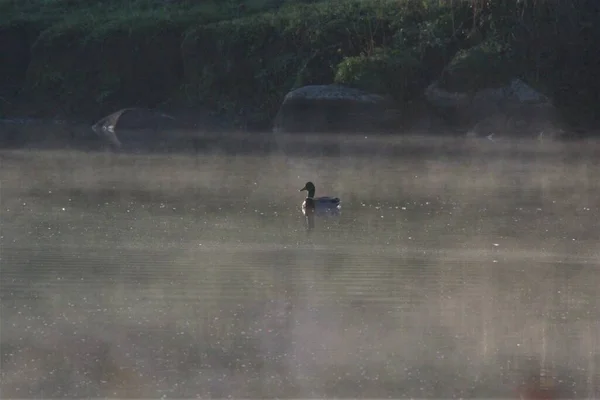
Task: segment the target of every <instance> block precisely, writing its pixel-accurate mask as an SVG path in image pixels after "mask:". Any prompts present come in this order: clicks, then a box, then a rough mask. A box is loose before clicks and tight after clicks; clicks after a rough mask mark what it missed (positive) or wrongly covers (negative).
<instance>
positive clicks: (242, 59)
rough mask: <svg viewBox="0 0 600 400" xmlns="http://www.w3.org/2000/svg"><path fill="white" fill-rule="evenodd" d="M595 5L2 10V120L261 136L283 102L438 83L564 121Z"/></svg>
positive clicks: (58, 0) (592, 67) (72, 5)
mask: <svg viewBox="0 0 600 400" xmlns="http://www.w3.org/2000/svg"><path fill="white" fill-rule="evenodd" d="M597 7H598V6H597V5H596V4H595V2H593V1H592V0H555V1H533V0H524V1H521V2H518V3H515V2H514V1H503V0H500V1H494V2H488V1H483V0H469V1H467V0H465V1H461V0H454V1H433V0H420V1H417V0H340V1H333V0H322V1H314V0H313V1H308V0H307V1H292V0H248V1H246V2H242V1H240V0H229V1H219V0H211V1H209V0H179V1H177V0H170V1H169V0H162V1H161V0H130V1H116V0H106V1H92V0H79V1H75V0H18V1H17V0H0V45H1V46H3V48H4V49H7V50H8V54H11V55H12V56H11V57H8V60H7V62H3V63H0V98H1V99H2V100H3V101H2V102H0V110H4V111H3V112H1V113H2V114H8V113H17V112H20V113H23V112H26V113H28V114H30V115H31V114H38V115H48V114H51V115H55V114H63V115H78V116H85V117H90V118H97V117H99V116H101V115H103V114H106V113H109V112H111V111H114V110H115V109H117V108H120V107H128V106H133V105H136V106H148V107H155V106H162V107H173V108H177V107H183V106H186V107H188V106H208V107H209V108H210V109H212V110H214V111H215V112H218V113H224V114H225V115H228V116H230V117H233V118H235V119H237V120H238V121H239V122H240V123H241V122H244V123H245V124H250V125H253V126H259V127H265V126H267V125H268V124H269V123H270V122H271V120H272V118H273V117H274V115H275V113H276V112H277V108H278V107H279V105H280V103H281V101H282V99H283V97H284V96H285V94H286V93H287V92H288V91H289V90H291V89H293V88H295V87H299V86H302V85H307V84H326V83H332V82H338V83H343V84H347V85H351V86H355V87H359V88H362V89H366V90H369V91H373V92H379V93H383V94H388V95H390V96H392V97H393V98H395V99H397V100H398V101H402V102H410V101H415V100H418V99H419V96H420V93H422V90H423V88H424V87H426V86H427V85H428V84H429V83H431V81H433V80H435V79H438V78H441V79H440V82H441V83H442V85H443V86H445V87H446V88H448V89H452V90H476V89H477V88H479V87H483V86H486V85H496V84H501V83H503V82H505V81H506V79H508V78H511V77H521V78H522V79H524V80H526V81H527V82H528V83H530V84H531V85H532V86H534V87H540V88H543V89H544V90H545V92H546V93H547V94H548V95H550V96H551V97H553V98H555V99H556V101H557V106H559V108H561V109H562V110H564V111H565V112H566V115H567V116H570V117H571V118H573V119H574V118H582V117H589V116H593V114H594V112H593V111H594V109H595V108H596V107H597V105H598V91H599V90H598V89H599V88H600V81H598V80H597V79H595V76H596V70H597V68H596V66H597V65H600V54H599V53H598V52H597V49H596V48H595V46H596V43H597V40H598V39H600V25H599V24H597V23H596V21H595V20H594V18H596V17H595V15H597V13H596V14H594V11H597V10H596V8H597Z"/></svg>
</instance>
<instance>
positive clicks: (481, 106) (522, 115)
mask: <svg viewBox="0 0 600 400" xmlns="http://www.w3.org/2000/svg"><path fill="white" fill-rule="evenodd" d="M425 98H426V100H427V101H428V103H429V104H430V105H431V106H432V107H433V108H434V109H436V110H437V112H438V113H439V114H441V115H444V116H445V117H447V118H449V119H451V120H452V121H453V122H455V123H458V124H459V125H461V126H463V127H465V128H466V129H467V130H468V131H469V132H470V133H472V134H475V135H489V134H492V133H498V134H499V135H521V136H522V135H539V134H540V133H542V132H544V131H549V130H553V129H554V128H555V127H556V126H557V115H558V112H557V110H556V108H555V107H554V105H553V104H552V101H551V100H550V99H549V98H548V97H547V96H545V95H544V94H542V93H540V92H538V91H536V90H535V89H533V88H531V87H530V86H529V85H527V84H526V83H524V82H523V81H521V80H520V79H512V80H510V81H509V82H508V83H507V84H506V85H505V86H501V87H494V88H484V89H481V90H477V91H473V92H450V91H447V90H444V89H443V88H440V87H439V85H438V83H437V82H434V83H432V84H431V85H429V87H427V89H426V90H425Z"/></svg>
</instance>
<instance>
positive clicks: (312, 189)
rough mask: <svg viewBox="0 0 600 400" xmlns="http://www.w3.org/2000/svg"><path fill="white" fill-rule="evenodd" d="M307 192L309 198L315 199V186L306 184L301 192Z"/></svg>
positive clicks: (309, 183)
mask: <svg viewBox="0 0 600 400" xmlns="http://www.w3.org/2000/svg"><path fill="white" fill-rule="evenodd" d="M303 190H306V191H307V192H308V197H315V185H314V184H313V183H312V182H306V185H304V187H303V188H302V189H300V191H301V192H302V191H303Z"/></svg>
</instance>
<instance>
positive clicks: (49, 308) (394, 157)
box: [0, 137, 600, 398]
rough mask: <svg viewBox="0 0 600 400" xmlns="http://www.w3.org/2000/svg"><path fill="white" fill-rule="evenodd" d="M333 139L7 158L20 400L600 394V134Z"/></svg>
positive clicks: (5, 291) (10, 375) (4, 286)
mask: <svg viewBox="0 0 600 400" xmlns="http://www.w3.org/2000/svg"><path fill="white" fill-rule="evenodd" d="M295 140H296V141H297V142H300V141H299V140H298V139H295ZM311 140H313V142H309V141H308V140H307V141H306V142H305V144H304V145H305V146H313V147H312V148H318V147H319V141H318V139H314V138H313V139H311ZM329 141H331V140H329ZM307 143H308V144H307ZM330 145H331V143H328V144H327V146H330ZM334 146H337V147H336V151H334V152H329V153H333V154H329V155H323V154H319V153H318V152H314V151H313V152H312V154H311V151H307V152H305V153H306V154H297V152H296V154H291V153H290V152H288V153H285V152H282V151H276V152H273V153H271V154H267V155H265V154H260V155H252V154H251V153H250V154H248V152H245V153H242V152H240V153H239V154H237V155H236V154H235V152H229V153H228V154H224V153H223V152H215V153H211V154H197V155H190V154H187V155H176V154H161V155H131V154H129V155H128V154H119V155H117V154H111V153H83V152H77V151H45V152H44V151H10V152H9V151H5V152H2V153H0V159H1V163H2V169H1V171H0V179H1V180H0V182H1V184H2V187H1V193H0V194H1V198H0V200H1V215H0V217H1V230H2V231H1V236H2V237H1V240H2V247H1V254H0V256H1V262H2V270H1V277H0V278H1V279H0V290H1V292H0V294H1V298H2V303H1V312H2V314H1V316H2V327H1V328H2V330H1V357H2V360H1V361H2V373H1V378H2V395H3V396H4V397H10V398H14V397H18V398H27V397H34V396H44V397H87V396H93V397H121V398H142V397H152V398H154V397H160V396H166V397H169V398H191V397H197V396H200V397H216V398H224V397H228V396H232V397H244V398H259V397H262V398H265V397H266V398H273V397H305V398H307V397H308V398H313V397H353V398H356V397H362V398H367V397H368V398H383V397H395V398H407V397H419V398H447V397H478V398H481V397H487V398H490V397H507V396H508V397H514V396H515V393H516V392H515V390H516V388H517V387H518V386H519V385H521V384H522V383H523V381H525V380H526V379H528V376H529V375H530V374H533V375H537V376H539V375H540V374H542V375H543V376H544V377H545V378H546V380H551V381H552V382H554V383H555V384H556V386H557V387H559V388H560V390H561V393H562V394H563V395H565V396H570V397H579V398H585V397H594V396H599V395H600V391H599V387H600V356H599V354H600V338H599V332H600V330H599V328H600V311H599V310H600V300H599V298H598V296H597V288H598V287H599V284H600V279H599V278H598V276H599V275H598V267H599V261H600V249H599V248H598V246H597V244H598V237H599V233H600V229H599V228H598V220H599V219H600V208H599V206H600V204H599V201H598V199H599V198H600V183H599V182H598V179H597V176H598V172H599V167H598V162H597V159H598V158H597V156H596V154H597V153H598V151H597V150H598V149H600V147H598V146H597V145H594V144H589V143H588V144H585V145H581V144H580V145H577V144H569V145H557V144H540V143H517V144H504V145H503V144H497V143H490V142H489V141H485V140H483V141H470V142H465V141H457V142H453V141H444V142H435V141H429V142H427V141H420V142H419V141H417V142H410V141H408V140H405V141H404V142H399V141H398V140H394V139H381V138H379V139H369V138H358V137H352V138H345V139H344V140H343V141H338V142H335V143H334ZM365 146H366V147H368V146H370V147H368V148H369V149H371V150H372V151H370V152H366V151H362V152H360V151H356V150H357V149H360V148H363V149H364V148H365ZM410 146H413V147H412V148H413V149H420V150H419V151H417V150H414V151H412V150H411V151H406V149H410V148H411V147H410ZM292 147H293V146H292V145H290V144H285V143H283V144H282V146H281V148H282V149H290V148H292ZM403 148H404V149H405V150H404V151H400V150H399V151H391V150H390V149H403ZM373 149H374V150H373ZM369 154H370V155H369ZM307 180H311V181H313V182H315V184H316V186H317V195H319V194H321V195H336V196H339V197H340V198H341V199H342V207H343V208H342V216H341V217H340V218H339V219H335V220H317V224H316V228H315V230H314V231H313V232H311V233H310V234H307V232H306V231H305V229H304V225H303V219H302V215H301V213H300V204H301V202H302V200H303V193H299V192H298V190H299V189H300V188H301V187H303V185H304V183H305V182H306V181H307Z"/></svg>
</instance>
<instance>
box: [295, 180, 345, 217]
mask: <svg viewBox="0 0 600 400" xmlns="http://www.w3.org/2000/svg"><path fill="white" fill-rule="evenodd" d="M305 190H306V191H307V192H308V195H307V196H306V199H305V200H304V201H303V202H302V214H304V216H312V215H317V216H336V215H339V213H340V211H341V208H342V206H341V201H340V198H339V197H328V196H324V197H315V191H316V189H315V185H314V183H312V182H306V185H304V187H303V188H302V189H300V191H301V192H302V191H305Z"/></svg>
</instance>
